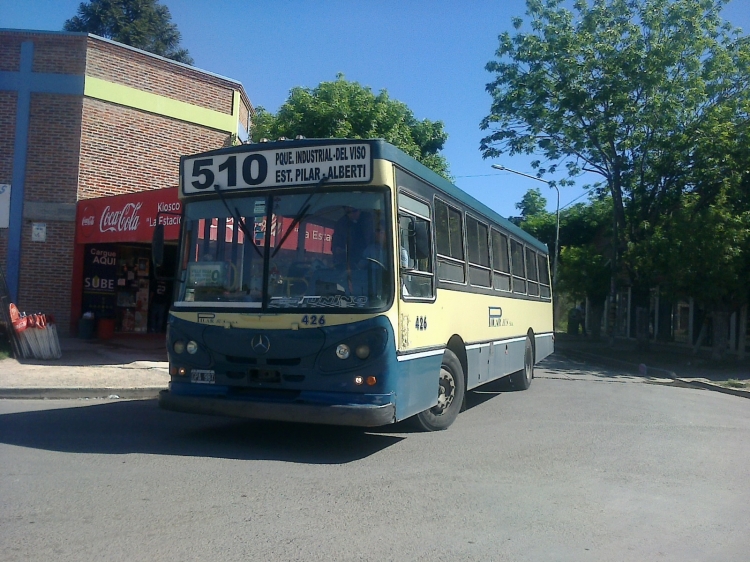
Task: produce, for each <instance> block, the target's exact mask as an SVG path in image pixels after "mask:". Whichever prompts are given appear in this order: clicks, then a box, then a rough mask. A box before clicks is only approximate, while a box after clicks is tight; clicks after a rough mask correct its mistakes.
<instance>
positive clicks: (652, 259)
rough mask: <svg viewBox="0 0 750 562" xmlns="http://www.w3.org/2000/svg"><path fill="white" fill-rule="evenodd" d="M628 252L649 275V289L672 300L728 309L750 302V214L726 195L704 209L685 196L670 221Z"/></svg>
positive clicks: (698, 201)
mask: <svg viewBox="0 0 750 562" xmlns="http://www.w3.org/2000/svg"><path fill="white" fill-rule="evenodd" d="M631 252H632V254H633V255H632V257H631V259H632V260H633V261H634V262H635V263H637V265H638V266H639V267H640V268H641V269H642V270H644V271H651V272H652V278H651V281H652V284H654V285H656V284H658V285H659V286H660V287H661V288H662V290H663V291H665V292H666V293H667V294H668V295H670V296H671V297H672V298H688V297H693V298H695V299H696V301H697V302H698V303H699V304H701V305H703V306H706V307H707V308H709V309H717V308H727V307H728V308H730V309H731V308H733V307H735V306H739V305H741V304H744V303H746V302H747V300H748V296H750V295H749V294H748V293H749V291H750V288H749V287H748V283H747V280H748V279H750V208H748V207H745V208H744V209H741V208H738V206H737V201H733V200H732V198H731V197H729V196H728V195H727V194H726V193H721V194H719V195H718V196H717V197H716V198H715V199H714V201H713V202H711V203H710V204H708V205H706V204H704V203H703V202H702V200H701V196H700V195H699V194H689V195H686V196H684V198H683V205H682V206H681V207H680V208H679V209H677V210H675V212H673V213H672V215H671V217H670V221H668V222H667V221H665V222H664V223H663V224H661V225H659V226H657V227H656V228H654V231H653V233H652V235H651V236H650V237H649V239H648V241H647V242H645V243H642V244H640V245H638V246H634V247H633V248H631Z"/></svg>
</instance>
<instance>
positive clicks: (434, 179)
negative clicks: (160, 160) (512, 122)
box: [183, 138, 549, 253]
mask: <svg viewBox="0 0 750 562" xmlns="http://www.w3.org/2000/svg"><path fill="white" fill-rule="evenodd" d="M333 143H335V144H348V143H359V144H362V143H367V144H369V145H370V146H371V149H372V157H373V158H379V159H382V160H388V161H390V162H393V163H394V164H396V165H397V166H400V167H401V168H403V169H404V170H406V171H407V172H409V173H411V174H413V175H414V176H416V177H418V178H420V179H422V180H424V181H425V182H427V183H429V184H430V185H432V186H433V187H435V189H437V190H438V191H442V192H443V193H445V194H446V195H448V196H450V197H452V198H453V199H455V200H456V201H458V202H460V203H461V204H463V205H465V206H466V207H469V208H470V209H472V210H474V211H475V212H477V213H478V214H480V215H483V216H485V217H486V218H487V219H489V220H491V221H493V222H494V223H496V224H497V225H499V226H501V227H502V228H504V229H505V230H507V231H508V232H510V233H511V234H513V235H514V236H516V237H517V238H520V239H521V240H523V241H524V242H526V243H527V244H529V245H531V246H534V247H536V248H537V249H539V250H541V251H543V252H545V253H548V252H549V250H548V248H547V245H546V244H543V243H542V242H540V241H539V240H537V239H536V238H534V237H533V236H532V235H531V234H529V233H528V232H526V231H525V230H523V229H521V228H519V227H518V226H516V225H515V224H513V223H512V222H510V221H509V220H508V219H506V218H505V217H503V216H501V215H500V214H498V213H497V212H495V211H493V210H492V209H490V208H489V207H488V206H487V205H485V204H484V203H482V202H481V201H478V200H477V199H475V198H474V197H472V196H471V195H469V194H468V193H466V192H465V191H463V190H461V189H460V188H458V187H456V186H455V185H454V184H453V183H451V182H450V181H448V180H446V179H445V178H444V177H442V176H441V175H439V174H437V173H436V172H434V171H433V170H431V169H430V168H428V167H427V166H425V165H424V164H422V163H420V162H418V161H417V160H415V159H414V158H412V157H411V156H409V155H408V154H406V153H405V152H404V151H403V150H401V149H399V148H397V147H395V146H394V145H392V144H390V143H389V142H387V141H385V140H384V139H333V138H331V139H294V140H291V139H290V140H281V141H274V142H264V143H253V144H243V145H238V146H232V147H228V148H222V149H218V150H212V151H209V152H205V153H201V155H206V156H209V155H216V154H231V153H235V152H247V151H253V152H255V151H262V150H276V149H281V148H302V147H310V146H324V145H328V144H333ZM195 156H199V155H197V154H196V155H190V157H195ZM183 158H186V156H183Z"/></svg>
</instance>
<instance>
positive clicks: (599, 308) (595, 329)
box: [588, 300, 604, 341]
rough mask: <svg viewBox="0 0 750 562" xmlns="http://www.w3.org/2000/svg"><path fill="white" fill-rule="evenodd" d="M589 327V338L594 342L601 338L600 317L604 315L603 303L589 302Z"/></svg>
mask: <svg viewBox="0 0 750 562" xmlns="http://www.w3.org/2000/svg"><path fill="white" fill-rule="evenodd" d="M588 313H589V315H590V316H589V322H590V324H589V327H590V328H591V331H590V332H589V336H590V337H591V339H592V340H594V341H599V340H600V339H601V337H602V316H603V315H604V302H603V301H594V300H589V310H588Z"/></svg>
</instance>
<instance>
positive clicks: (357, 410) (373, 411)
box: [159, 390, 396, 427]
mask: <svg viewBox="0 0 750 562" xmlns="http://www.w3.org/2000/svg"><path fill="white" fill-rule="evenodd" d="M159 406H160V407H161V408H163V409H165V410H172V411H175V412H186V413H190V414H209V415H215V416H232V417H238V418H251V419H261V420H277V421H288V422H301V423H318V424H326V425H351V426H361V427H377V426H380V425H386V424H389V423H393V422H395V420H396V406H395V404H393V403H388V404H310V403H300V402H289V403H282V402H260V401H250V400H239V399H231V398H222V397H217V396H194V395H193V396H191V395H181V394H174V393H173V392H170V391H169V390H162V391H161V392H160V393H159Z"/></svg>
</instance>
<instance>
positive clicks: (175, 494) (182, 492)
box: [0, 359, 750, 562]
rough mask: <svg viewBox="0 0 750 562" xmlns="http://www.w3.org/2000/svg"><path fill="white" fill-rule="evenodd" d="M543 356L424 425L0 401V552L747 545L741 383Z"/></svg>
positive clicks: (609, 555)
mask: <svg viewBox="0 0 750 562" xmlns="http://www.w3.org/2000/svg"><path fill="white" fill-rule="evenodd" d="M543 367H544V368H539V367H538V368H537V378H536V380H535V381H534V382H533V384H532V386H531V389H529V390H528V391H525V392H512V391H510V390H509V389H508V388H506V387H504V386H503V385H495V386H494V387H492V388H489V389H485V390H484V391H483V392H481V393H473V394H472V396H471V397H470V408H469V409H468V410H467V411H466V412H464V413H462V414H461V415H460V416H459V418H458V420H457V421H456V423H455V424H454V425H453V426H452V427H451V428H450V429H449V430H447V431H444V432H437V433H418V432H413V431H412V430H411V429H410V428H408V427H406V426H404V425H401V424H399V425H396V426H393V427H390V428H386V429H385V430H380V431H363V430H359V429H348V428H335V427H317V426H304V425H294V424H281V423H265V422H252V421H241V420H231V419H226V418H210V417H200V416H192V415H187V414H176V413H170V412H163V411H160V410H159V409H158V408H157V405H156V401H155V400H145V401H118V400H111V401H110V400H101V401H80V400H77V401H73V400H65V401H63V400H61V401H57V400H50V401H21V400H4V401H0V474H2V476H0V552H1V553H2V554H1V555H0V557H1V558H2V559H3V560H4V561H6V562H10V561H16V560H19V561H20V560H23V561H27V560H34V561H35V560H39V561H41V560H44V561H49V560H56V561H64V560H75V561H77V562H78V561H89V560H91V561H97V562H99V561H101V560H123V561H128V562H132V561H137V560H165V561H171V560H174V561H178V560H179V561H183V562H184V561H188V560H222V561H224V560H243V561H247V560H258V561H266V560H269V561H270V560H304V561H311V560H398V561H406V560H431V561H435V560H450V561H457V560H461V561H464V560H477V561H480V560H481V561H487V560H511V561H522V560H529V561H547V560H554V561H563V560H565V561H567V560H570V561H576V562H578V561H586V560H591V561H596V562H601V561H608V560H627V561H631V560H632V561H644V560H660V561H661V560H674V561H680V562H686V561H690V560H700V561H705V560H717V561H722V562H731V561H735V560H736V561H743V562H744V561H746V560H747V559H748V554H747V553H748V551H749V550H750V548H749V547H750V534H749V533H748V521H750V485H748V483H749V480H750V479H749V478H748V476H750V401H748V400H746V399H742V398H737V397H734V396H727V395H724V394H719V393H712V392H709V391H702V390H696V389H690V388H676V387H671V386H667V385H659V384H647V380H646V379H639V378H637V377H620V376H617V373H615V372H611V371H592V370H588V369H582V368H579V366H577V365H576V364H574V363H571V362H568V361H563V360H554V359H553V360H548V361H547V362H546V363H545V364H543Z"/></svg>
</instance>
